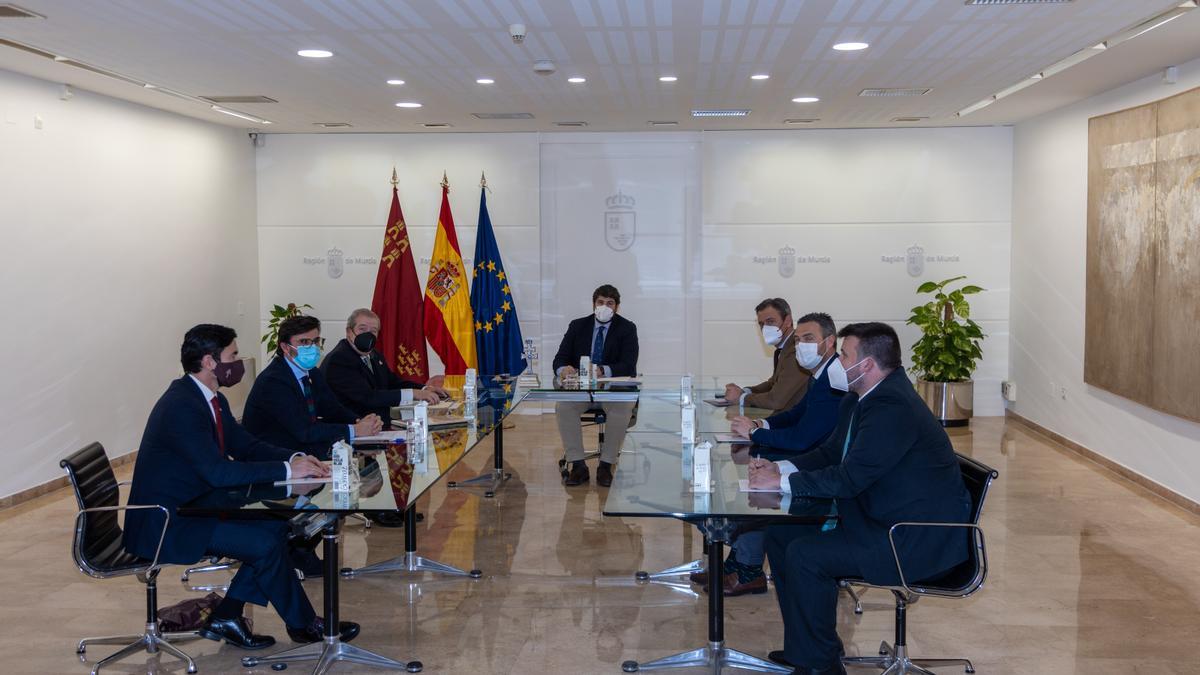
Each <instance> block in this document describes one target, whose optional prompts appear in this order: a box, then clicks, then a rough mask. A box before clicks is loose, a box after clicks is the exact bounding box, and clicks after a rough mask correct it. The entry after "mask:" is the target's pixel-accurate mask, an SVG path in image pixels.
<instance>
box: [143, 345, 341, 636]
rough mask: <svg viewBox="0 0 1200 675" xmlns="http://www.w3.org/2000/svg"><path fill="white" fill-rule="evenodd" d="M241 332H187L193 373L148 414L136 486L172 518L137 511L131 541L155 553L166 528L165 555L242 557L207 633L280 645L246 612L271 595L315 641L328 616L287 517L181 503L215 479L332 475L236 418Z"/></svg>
mask: <svg viewBox="0 0 1200 675" xmlns="http://www.w3.org/2000/svg"><path fill="white" fill-rule="evenodd" d="M236 337H237V334H236V333H235V332H234V331H233V329H231V328H226V327H225V326H217V325H212V324H201V325H199V326H196V327H195V328H192V329H191V330H189V331H188V332H187V334H186V335H185V336H184V339H183V346H182V347H181V349H180V361H181V362H182V364H183V368H184V370H185V371H186V373H187V374H186V375H184V376H183V377H181V378H179V379H178V380H175V381H174V382H172V383H171V386H170V387H168V388H167V391H166V393H164V394H163V395H162V397H161V398H159V399H158V403H156V404H155V406H154V410H152V411H151V413H150V418H149V419H148V420H147V421H146V430H145V433H143V435H142V443H141V446H140V447H139V449H138V457H137V463H136V464H135V465H134V471H133V486H132V488H131V490H130V495H129V503H130V504H157V505H161V506H164V507H166V508H167V510H168V511H169V513H170V517H169V520H168V525H167V528H166V532H165V535H163V534H162V533H163V516H162V513H161V512H160V511H158V510H156V509H139V510H132V511H129V512H128V514H127V515H126V520H125V535H124V544H125V548H126V549H127V550H129V551H131V552H132V553H134V554H136V555H139V556H142V557H144V558H153V557H154V553H155V550H156V549H158V547H159V537H160V535H161V536H162V548H161V553H160V555H159V560H160V561H162V562H166V563H177V564H190V563H194V562H196V561H197V560H199V559H200V558H201V557H203V556H206V555H217V556H228V557H231V558H236V559H238V560H240V561H242V565H241V567H240V568H239V569H238V571H237V573H236V574H235V575H234V577H233V581H232V582H231V583H230V585H229V591H228V593H227V594H226V596H225V598H224V599H223V600H222V601H221V603H220V605H218V606H217V608H216V610H215V611H214V612H213V614H212V615H211V616H210V617H209V619H208V620H207V621H206V622H205V624H204V626H203V627H202V628H201V631H200V634H201V635H202V636H203V637H206V638H208V639H210V640H225V641H226V642H228V643H229V644H232V645H235V646H237V647H241V648H243V649H262V648H265V647H269V646H271V645H273V644H274V643H275V639H274V638H272V637H270V636H266V635H254V634H252V633H251V632H250V630H249V628H248V627H247V625H246V622H245V619H244V618H243V617H242V612H243V610H244V608H245V604H246V603H247V602H252V603H254V604H256V605H263V606H265V605H266V604H267V603H268V602H269V603H270V604H271V605H273V606H274V607H275V611H277V612H279V616H280V617H281V618H282V619H283V621H284V623H285V624H286V625H287V631H288V635H289V636H291V638H292V639H293V640H295V641H297V642H316V641H318V640H321V639H322V631H321V627H322V620H321V619H320V617H317V616H316V613H315V612H314V611H313V608H312V604H310V603H309V601H308V596H306V595H305V594H304V588H303V587H302V586H301V585H300V580H299V579H298V578H297V576H296V574H295V572H294V571H293V569H292V564H291V562H290V560H289V555H288V543H287V530H286V528H285V526H284V525H283V524H281V523H276V522H263V521H236V520H233V521H223V520H218V519H216V518H183V517H180V516H179V515H178V514H177V513H176V509H177V508H178V507H179V506H180V505H182V504H185V503H187V502H189V501H192V500H194V499H197V498H199V497H200V496H202V495H204V494H206V493H207V492H209V491H211V490H213V489H215V488H222V487H234V486H240V485H246V484H250V483H264V482H269V481H277V480H286V479H290V478H307V477H320V476H327V475H329V470H328V469H327V468H326V467H325V466H324V465H323V464H321V463H320V462H319V461H318V460H317V459H316V458H314V457H312V456H309V455H305V454H304V453H301V452H297V453H293V452H292V451H290V450H285V449H283V448H279V447H276V446H273V445H270V444H268V443H264V442H262V441H260V440H258V439H256V438H255V437H254V436H252V435H250V434H249V433H247V432H246V430H245V429H243V428H242V427H241V425H239V424H238V423H237V421H236V420H234V418H233V415H232V414H231V413H230V411H229V402H228V401H227V400H225V396H224V395H222V394H220V393H217V389H218V387H220V386H226V387H228V386H233V385H234V384H237V382H238V380H240V379H241V377H242V363H241V361H239V360H238V358H237V341H236ZM341 631H342V634H343V636H349V637H351V638H353V637H354V636H355V635H357V634H358V625H357V624H354V623H351V622H342V624H341Z"/></svg>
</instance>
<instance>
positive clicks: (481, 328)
mask: <svg viewBox="0 0 1200 675" xmlns="http://www.w3.org/2000/svg"><path fill="white" fill-rule="evenodd" d="M475 330H483V324H482V323H480V322H478V321H476V322H475Z"/></svg>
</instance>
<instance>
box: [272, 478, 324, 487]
mask: <svg viewBox="0 0 1200 675" xmlns="http://www.w3.org/2000/svg"><path fill="white" fill-rule="evenodd" d="M332 482H333V476H326V477H324V478H293V479H291V480H277V481H275V482H274V483H273V484H274V485H276V486H280V485H324V484H325V483H332Z"/></svg>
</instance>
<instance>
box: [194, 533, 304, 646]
mask: <svg viewBox="0 0 1200 675" xmlns="http://www.w3.org/2000/svg"><path fill="white" fill-rule="evenodd" d="M289 548H290V547H289V545H288V540H287V529H286V526H284V525H283V524H282V523H276V522H267V521H261V522H260V521H224V522H221V523H218V524H217V527H216V529H215V530H213V534H212V539H210V540H209V542H208V548H207V549H206V553H207V554H208V555H220V556H226V557H229V558H234V559H236V560H240V561H241V562H242V566H241V568H240V569H238V571H237V574H235V575H234V576H233V581H232V582H231V583H230V584H229V592H228V593H227V594H226V595H227V596H228V597H230V598H233V599H234V600H241V601H243V602H250V603H254V604H256V605H261V606H264V607H265V606H266V605H267V603H268V602H269V603H270V604H271V605H273V606H274V607H275V611H276V612H279V616H280V617H281V618H282V619H283V622H284V623H285V624H287V625H288V627H290V628H303V627H305V626H308V625H309V624H310V623H312V620H313V618H315V617H316V612H314V611H313V607H312V603H310V602H309V601H308V596H307V595H305V593H304V587H303V586H301V585H300V579H299V578H298V577H297V576H296V571H295V569H294V568H293V566H292V561H291V558H290V556H289Z"/></svg>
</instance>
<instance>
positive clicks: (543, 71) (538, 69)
mask: <svg viewBox="0 0 1200 675" xmlns="http://www.w3.org/2000/svg"><path fill="white" fill-rule="evenodd" d="M556 70H558V66H556V65H554V62H553V61H550V60H549V59H541V60H540V61H534V62H533V72H535V73H537V74H538V75H553V74H554V71H556Z"/></svg>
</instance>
